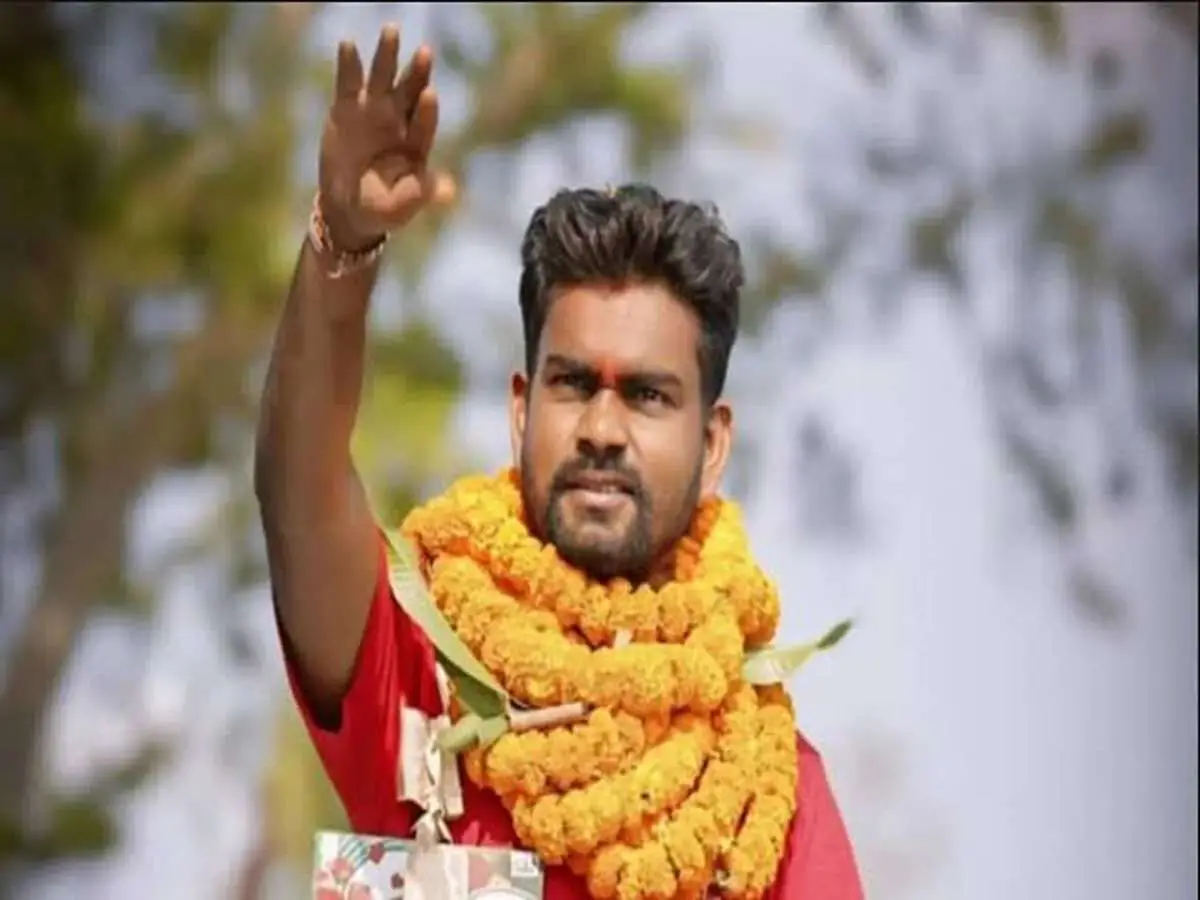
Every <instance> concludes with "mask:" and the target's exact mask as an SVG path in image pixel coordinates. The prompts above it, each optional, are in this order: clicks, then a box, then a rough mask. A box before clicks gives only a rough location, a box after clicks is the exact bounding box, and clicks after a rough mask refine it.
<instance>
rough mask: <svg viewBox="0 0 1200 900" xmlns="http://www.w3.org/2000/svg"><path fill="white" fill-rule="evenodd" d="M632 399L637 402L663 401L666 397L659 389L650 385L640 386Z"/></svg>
mask: <svg viewBox="0 0 1200 900" xmlns="http://www.w3.org/2000/svg"><path fill="white" fill-rule="evenodd" d="M634 399H635V400H637V402H638V403H664V402H666V399H667V398H666V395H664V394H663V392H662V391H660V390H657V389H655V388H652V387H641V388H638V389H637V391H636V393H635V394H634Z"/></svg>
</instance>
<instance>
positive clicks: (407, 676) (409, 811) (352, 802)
mask: <svg viewBox="0 0 1200 900" xmlns="http://www.w3.org/2000/svg"><path fill="white" fill-rule="evenodd" d="M288 674H289V680H290V682H291V685H292V693H293V696H294V697H295V699H296V703H297V705H298V706H299V708H300V712H301V715H302V716H303V717H304V721H305V724H306V725H307V726H308V731H309V734H310V735H311V737H312V740H313V744H314V745H315V746H316V748H317V753H318V754H319V755H320V757H321V761H322V763H323V764H324V766H325V771H326V772H327V773H328V775H329V778H330V780H331V781H332V782H333V785H334V787H335V788H336V790H337V792H338V796H339V797H340V798H341V800H342V804H343V805H344V806H345V808H346V815H347V817H348V818H349V820H350V824H351V827H352V828H353V829H354V830H355V831H357V832H360V833H362V834H370V835H380V836H385V837H398V838H404V837H409V836H411V831H412V827H413V823H414V821H415V810H414V808H413V807H411V806H410V805H408V804H405V803H402V802H400V801H398V800H397V799H396V793H397V792H396V768H397V765H396V764H397V760H398V758H399V751H400V709H401V706H402V705H409V706H411V707H416V708H418V709H421V710H423V711H424V712H425V713H427V714H428V715H431V716H433V715H437V714H438V713H439V712H440V711H441V701H440V698H439V696H438V689H437V681H436V678H435V676H434V653H433V647H432V645H431V644H430V642H429V640H428V638H426V637H425V635H424V633H423V632H422V631H421V630H420V629H419V628H417V627H416V626H415V625H414V624H413V623H412V622H411V621H410V620H409V619H408V617H407V616H406V615H405V614H404V612H403V610H401V609H400V607H399V606H398V605H397V604H396V603H395V602H394V600H393V598H392V593H391V587H390V585H389V583H388V570H387V559H386V554H385V552H384V550H383V548H382V547H381V551H380V562H379V575H378V577H377V579H376V588H375V597H374V599H373V601H372V605H371V612H370V615H369V617H368V620H367V627H366V632H365V634H364V635H363V641H362V646H361V648H360V650H359V655H358V661H357V662H356V664H355V670H354V676H353V679H352V681H351V684H350V689H349V691H348V693H347V694H346V698H345V700H344V701H343V703H342V719H341V725H340V728H339V729H338V730H337V731H336V732H331V731H326V730H323V729H322V728H321V727H320V726H318V725H317V724H316V723H315V722H314V721H313V717H312V715H311V713H310V710H309V709H308V707H307V705H306V703H305V701H304V696H303V694H302V692H301V691H299V690H298V689H297V686H296V679H295V677H294V673H293V672H292V671H291V670H290V668H289V673H288ZM796 743H797V747H798V749H799V752H800V780H799V784H798V786H797V805H798V812H797V814H796V818H795V819H794V820H793V822H792V828H791V832H790V835H789V838H788V847H787V851H786V852H785V854H784V857H783V860H782V862H781V863H780V868H779V874H778V875H777V877H776V879H775V886H774V888H773V889H772V890H771V892H770V893H769V894H768V895H767V900H861V898H862V896H863V892H862V886H861V883H860V881H859V876H858V870H857V867H856V865H855V862H854V852H853V850H852V849H851V846H850V839H849V837H848V835H847V833H846V828H845V825H844V824H843V823H842V817H841V815H840V813H839V812H838V808H837V804H836V803H835V801H834V798H833V793H832V791H831V790H830V787H829V781H828V779H827V778H826V776H825V768H824V766H823V765H822V763H821V757H820V756H819V755H818V754H817V751H816V750H814V749H813V747H812V746H811V745H810V744H809V743H808V742H807V741H805V740H804V738H803V737H802V736H800V735H797V736H796ZM463 794H464V802H465V808H466V812H465V815H463V816H462V818H460V819H458V820H457V821H455V822H452V823H450V830H451V833H452V834H453V836H454V840H455V842H456V843H459V844H466V845H472V846H482V847H486V846H497V847H513V846H517V840H516V836H515V835H514V833H513V826H512V820H511V819H510V817H509V814H508V812H507V810H505V809H504V807H503V805H502V804H501V803H500V800H499V798H498V797H496V795H495V794H492V793H491V792H489V791H484V790H482V789H480V788H478V787H476V786H475V785H474V784H472V783H471V781H470V780H469V779H466V778H464V779H463ZM587 896H588V894H587V890H586V888H585V887H584V884H583V881H582V880H581V879H579V878H577V877H576V876H575V875H573V874H572V873H571V872H570V871H569V870H567V869H566V868H565V867H562V866H551V867H548V868H547V870H546V895H545V900H587Z"/></svg>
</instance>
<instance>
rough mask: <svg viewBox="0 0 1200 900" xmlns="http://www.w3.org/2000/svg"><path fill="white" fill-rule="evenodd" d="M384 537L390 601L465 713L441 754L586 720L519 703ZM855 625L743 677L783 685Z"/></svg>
mask: <svg viewBox="0 0 1200 900" xmlns="http://www.w3.org/2000/svg"><path fill="white" fill-rule="evenodd" d="M383 535H384V539H385V541H386V543H387V552H388V572H389V577H390V580H391V587H392V595H393V596H394V597H395V599H396V602H397V603H398V604H399V605H400V607H401V608H402V609H403V610H404V612H405V614H406V615H407V616H408V617H409V618H410V619H411V620H412V621H413V622H414V623H416V625H417V626H418V627H419V628H420V629H421V630H422V631H424V632H425V634H426V636H427V637H428V638H429V640H430V642H431V643H432V644H433V646H434V651H435V653H436V655H437V660H438V663H439V664H440V665H441V666H442V667H443V669H444V670H445V673H446V676H447V677H448V678H449V680H450V682H451V683H452V684H453V685H454V694H455V698H456V699H457V700H458V703H459V704H460V706H461V707H462V709H463V714H462V715H461V716H460V717H459V719H458V721H456V722H455V723H454V724H452V725H451V726H450V727H449V728H445V729H441V730H439V732H438V734H437V735H436V738H435V740H436V742H437V745H438V747H439V748H440V749H441V750H442V751H444V752H446V753H449V754H458V753H461V752H463V751H465V750H469V749H471V747H473V746H475V745H476V744H479V745H480V746H483V747H487V746H489V745H490V744H492V743H494V742H495V741H497V740H499V738H500V737H501V736H503V735H504V734H506V733H507V732H509V731H527V730H531V729H535V728H550V727H555V726H558V725H567V724H570V723H572V722H576V721H579V720H581V719H583V718H584V717H585V716H586V715H587V712H588V709H587V707H586V706H585V705H584V704H582V703H569V704H565V705H563V706H556V707H551V708H549V709H529V708H527V707H523V706H522V705H521V704H519V703H517V702H516V701H515V700H514V699H513V698H512V697H511V696H510V695H509V694H508V692H507V691H505V690H504V688H503V687H502V686H501V685H500V683H499V682H497V681H496V679H495V677H494V676H493V675H492V673H491V672H489V671H488V670H487V668H485V667H484V665H483V663H481V662H480V661H479V660H478V659H476V658H475V655H474V654H473V653H472V652H471V650H470V648H469V647H467V645H466V644H465V643H464V642H463V640H462V638H460V637H459V636H458V634H457V632H455V630H454V628H453V626H451V624H450V623H449V622H448V621H446V618H445V616H443V615H442V613H441V610H439V609H438V608H437V605H436V604H435V603H434V601H433V597H432V596H431V595H430V593H429V588H428V587H427V586H426V584H425V579H424V576H423V575H422V574H421V568H420V566H419V565H418V563H417V560H416V557H415V554H414V553H413V550H412V547H411V546H410V545H409V543H408V541H407V540H405V539H404V538H403V537H402V536H401V535H399V534H397V533H396V532H390V531H386V530H385V531H384V532H383ZM852 625H853V622H852V620H849V619H847V620H844V621H842V622H839V623H838V624H836V625H834V626H833V627H832V628H831V629H829V631H827V632H826V633H825V634H824V635H823V636H822V637H820V638H819V639H817V640H815V641H812V642H809V643H806V644H797V645H793V646H789V647H762V648H760V649H757V650H753V651H751V652H750V653H748V654H747V655H746V658H745V661H744V663H743V664H742V677H743V678H745V680H746V681H747V682H749V683H750V684H753V685H756V686H760V687H761V686H765V685H771V684H782V683H784V682H786V681H787V680H788V679H789V678H791V677H792V676H793V675H794V674H795V673H796V672H797V671H798V670H799V669H800V667H801V666H803V665H804V663H806V662H807V661H808V660H809V659H811V658H812V657H813V656H814V655H816V654H818V653H820V652H823V651H825V650H829V649H831V648H832V647H834V646H835V645H837V644H838V642H839V641H841V640H842V638H844V637H845V636H846V634H847V633H848V632H849V631H850V629H851V627H852Z"/></svg>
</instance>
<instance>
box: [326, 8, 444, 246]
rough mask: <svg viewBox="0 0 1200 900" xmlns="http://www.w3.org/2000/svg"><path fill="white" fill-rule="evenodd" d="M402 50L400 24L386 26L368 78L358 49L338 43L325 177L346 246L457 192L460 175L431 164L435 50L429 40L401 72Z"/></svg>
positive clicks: (337, 231) (329, 213)
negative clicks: (455, 178) (454, 176)
mask: <svg viewBox="0 0 1200 900" xmlns="http://www.w3.org/2000/svg"><path fill="white" fill-rule="evenodd" d="M399 51H400V32H399V29H397V28H396V27H395V26H393V25H388V26H385V27H384V28H383V30H382V31H381V32H380V35H379V43H378V46H377V47H376V48H375V56H374V58H373V59H372V60H371V70H370V73H369V74H368V75H366V77H365V78H364V74H363V65H362V60H361V58H360V57H359V55H358V49H357V48H356V47H355V46H354V44H353V43H352V42H350V41H343V42H341V43H340V44H339V45H338V59H337V82H336V94H335V97H334V101H333V105H332V107H331V108H330V111H329V117H328V119H327V120H326V123H325V131H324V134H323V135H322V138H321V157H320V171H319V181H320V189H321V209H322V213H323V214H324V216H325V218H326V221H327V222H328V223H329V227H330V230H331V233H332V235H333V237H334V239H335V240H336V241H337V242H338V243H339V244H341V245H343V246H348V247H349V246H352V245H354V244H365V243H369V242H371V241H372V240H376V239H378V238H379V237H380V236H381V235H383V234H385V233H387V232H388V231H391V230H393V229H396V228H399V227H400V226H402V225H404V224H405V223H406V222H408V221H409V220H410V219H411V218H412V217H413V216H414V215H416V213H417V212H418V211H420V210H421V209H422V208H423V207H424V206H426V205H427V204H441V203H446V202H449V201H450V200H451V199H453V197H454V193H455V186H454V182H453V180H452V179H451V178H450V177H449V176H448V175H446V174H444V173H439V172H434V171H431V170H430V169H429V168H428V161H429V153H430V150H431V149H432V147H433V140H434V136H435V134H436V132H437V123H438V99H437V95H436V94H435V93H434V90H433V88H432V87H430V83H429V82H430V75H431V74H432V71H433V54H432V53H431V52H430V51H429V49H428V48H427V47H421V48H420V49H418V50H417V52H416V53H414V54H413V57H412V60H411V61H410V62H409V64H408V66H407V67H406V68H405V70H404V72H403V73H402V74H399V75H398V74H397V69H398V58H399Z"/></svg>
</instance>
